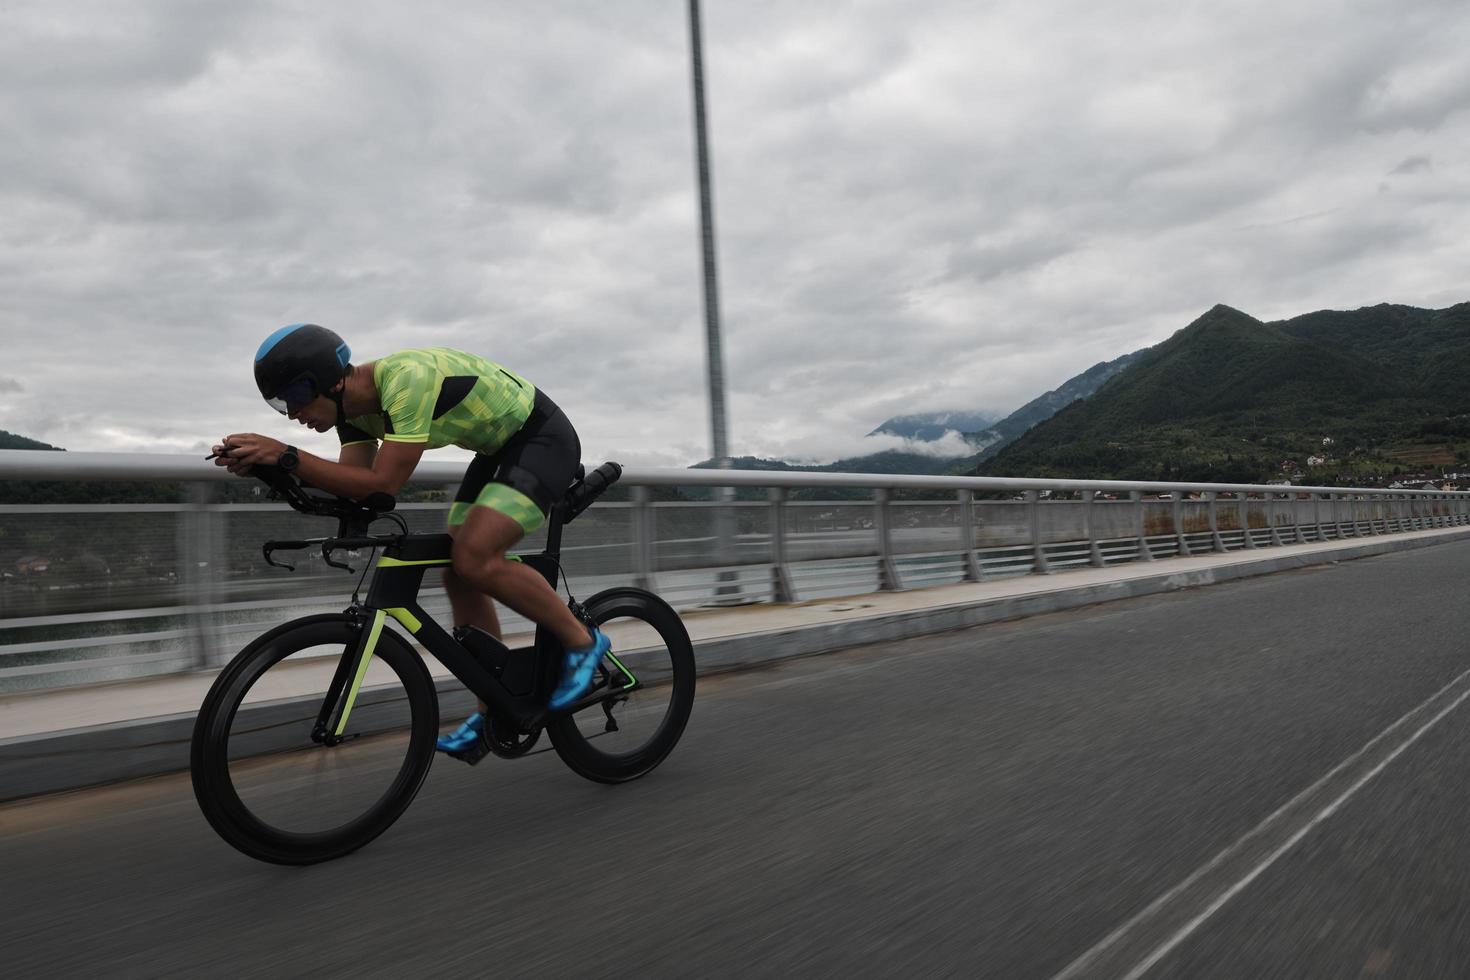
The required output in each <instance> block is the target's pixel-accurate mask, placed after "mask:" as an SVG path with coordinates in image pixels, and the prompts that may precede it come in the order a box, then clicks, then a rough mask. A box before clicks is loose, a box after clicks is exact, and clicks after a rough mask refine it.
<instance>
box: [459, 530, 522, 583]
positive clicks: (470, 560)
mask: <svg viewBox="0 0 1470 980" xmlns="http://www.w3.org/2000/svg"><path fill="white" fill-rule="evenodd" d="M449 557H450V566H449V568H448V569H447V570H446V571H445V578H446V580H447V579H448V578H449V576H454V577H455V578H457V579H459V580H460V581H462V582H471V583H476V584H477V585H478V586H479V587H480V588H482V589H483V588H485V587H486V586H492V587H493V583H494V582H495V581H496V580H498V579H500V578H502V577H503V576H504V575H505V572H506V570H507V568H508V567H509V565H510V562H509V561H507V560H506V558H505V554H504V553H503V552H501V551H499V550H495V549H486V548H475V547H472V546H470V543H469V542H468V541H463V540H460V539H456V540H455V542H454V550H453V551H451V552H450V556H449Z"/></svg>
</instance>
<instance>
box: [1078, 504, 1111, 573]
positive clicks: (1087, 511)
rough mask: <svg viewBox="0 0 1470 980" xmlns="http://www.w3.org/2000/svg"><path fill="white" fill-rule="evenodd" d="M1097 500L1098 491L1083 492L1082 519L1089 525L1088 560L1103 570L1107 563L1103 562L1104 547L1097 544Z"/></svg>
mask: <svg viewBox="0 0 1470 980" xmlns="http://www.w3.org/2000/svg"><path fill="white" fill-rule="evenodd" d="M1096 498H1097V491H1096V490H1084V491H1082V519H1083V521H1085V522H1086V523H1087V556H1088V559H1087V560H1088V561H1090V562H1091V563H1092V567H1093V568H1102V567H1104V566H1105V565H1106V564H1107V562H1106V561H1104V560H1103V553H1102V547H1101V546H1100V545H1099V544H1098V543H1097V524H1096V522H1095V517H1096V514H1095V513H1094V511H1093V509H1092V507H1093V504H1094V503H1095V502H1096Z"/></svg>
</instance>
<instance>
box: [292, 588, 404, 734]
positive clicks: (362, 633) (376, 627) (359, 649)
mask: <svg viewBox="0 0 1470 980" xmlns="http://www.w3.org/2000/svg"><path fill="white" fill-rule="evenodd" d="M385 616H386V613H384V612H383V610H381V609H375V610H373V618H372V622H371V623H370V624H364V623H362V622H361V621H360V620H359V621H358V627H357V630H358V638H357V641H356V642H355V643H354V644H353V646H352V649H351V650H350V651H343V654H342V656H341V658H339V659H338V661H337V669H336V671H335V672H334V673H333V674H332V683H331V684H330V685H328V687H327V695H326V697H325V698H323V699H322V706H321V710H320V711H319V712H318V713H317V717H316V724H315V725H314V726H312V729H311V740H312V741H313V742H316V743H317V744H319V745H326V746H333V745H337V744H339V743H341V742H344V741H346V740H347V739H348V738H351V737H352V736H350V735H349V736H345V737H344V735H343V734H342V733H343V732H345V731H346V730H347V718H348V716H349V715H351V714H352V707H353V705H355V704H356V703H357V695H358V692H359V691H361V690H362V681H363V678H364V677H366V676H367V669H368V664H370V663H371V662H372V659H373V651H374V650H376V649H377V648H378V639H379V637H381V636H382V635H383V620H384V618H385ZM364 626H366V628H364ZM344 694H345V696H344ZM339 708H340V710H339Z"/></svg>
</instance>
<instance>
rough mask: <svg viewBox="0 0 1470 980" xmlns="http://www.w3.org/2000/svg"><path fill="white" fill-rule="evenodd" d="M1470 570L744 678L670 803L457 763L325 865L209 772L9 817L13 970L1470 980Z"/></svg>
mask: <svg viewBox="0 0 1470 980" xmlns="http://www.w3.org/2000/svg"><path fill="white" fill-rule="evenodd" d="M1467 572H1470V542H1462V543H1453V544H1449V545H1446V546H1444V547H1437V548H1430V549H1426V550H1422V551H1415V552H1406V553H1398V554H1389V555H1384V556H1381V557H1376V558H1371V559H1368V560H1363V561H1355V562H1350V563H1344V564H1340V565H1323V566H1318V567H1315V568H1309V569H1303V570H1301V571H1297V572H1292V573H1288V574H1282V575H1276V576H1270V577H1260V578H1252V579H1249V580H1243V581H1235V582H1229V583H1226V584H1222V585H1219V586H1216V587H1214V588H1210V589H1199V590H1190V591H1184V592H1175V593H1171V594H1162V595H1154V596H1150V597H1145V598H1137V599H1132V600H1127V601H1121V602H1117V603H1110V604H1107V605H1102V606H1092V607H1088V608H1081V609H1074V610H1071V611H1068V612H1063V613H1059V614H1055V615H1047V616H1041V617H1036V618H1032V619H1028V620H1025V621H1021V622H1014V623H1000V624H992V625H988V626H983V627H980V628H976V629H972V630H965V631H960V632H951V633H947V634H944V635H941V636H931V637H927V638H922V639H914V640H910V641H907V642H905V643H902V644H882V645H877V646H870V647H865V648H859V649H855V650H850V651H848V652H845V653H841V654H836V655H833V656H826V657H816V658H807V659H801V660H793V661H789V662H786V663H781V664H776V665H772V666H771V667H770V668H769V669H766V670H762V671H752V672H745V673H736V674H729V675H726V676H723V677H719V678H713V679H710V680H707V681H706V682H705V683H704V684H703V686H702V688H701V691H700V698H699V701H698V704H697V705H696V709H695V714H694V717H693V719H692V722H691V725H690V728H689V731H688V734H687V736H686V738H685V740H684V742H683V744H681V745H680V746H679V748H678V750H677V751H676V752H675V754H674V755H673V756H672V757H671V758H670V759H669V761H668V762H667V763H666V764H665V765H664V766H663V767H662V768H661V769H660V770H659V771H658V772H657V773H655V774H654V775H653V776H651V777H649V778H648V779H646V780H643V781H640V782H637V783H634V784H630V785H628V786H622V787H604V786H596V785H593V784H590V783H586V782H583V781H581V780H579V779H577V778H576V777H574V776H572V775H571V774H569V773H568V772H567V771H566V770H565V769H564V768H563V767H562V766H561V765H560V763H559V762H558V761H557V760H556V757H555V756H554V755H553V754H550V753H545V754H536V755H533V756H531V757H529V758H527V759H524V760H520V761H518V762H514V763H504V762H498V761H492V762H491V763H487V764H485V765H482V766H480V767H478V768H476V769H469V768H466V767H463V766H457V765H451V764H444V763H441V764H437V765H436V766H435V767H434V770H433V772H432V774H431V776H430V779H429V781H428V784H427V785H426V787H425V789H424V791H423V793H422V794H421V795H420V797H419V799H418V801H417V802H416V803H415V805H414V806H413V807H412V808H411V809H410V810H409V812H408V814H407V815H406V816H405V817H404V819H403V820H401V821H400V823H399V824H398V825H397V826H396V827H395V828H393V829H392V830H391V831H390V832H389V833H388V834H387V835H385V836H384V837H383V838H382V839H380V840H379V841H378V842H376V843H375V844H373V845H372V846H370V847H369V848H367V849H366V850H364V851H363V852H361V853H359V854H358V855H355V856H353V857H351V858H348V859H346V860H343V861H340V862H337V863H335V864H332V865H329V866H323V867H320V868H315V869H311V870H308V871H306V872H301V871H293V870H285V869H279V868H272V867H267V866H263V865H259V864H256V863H254V862H251V861H249V860H248V859H245V858H242V857H240V856H238V855H236V854H235V853H234V852H232V851H230V850H229V849H228V848H227V847H225V845H223V844H222V843H220V842H219V841H218V840H216V839H215V838H214V837H213V836H212V833H211V832H210V830H209V829H208V828H207V827H206V826H205V824H204V822H203V820H202V819H201V818H200V817H199V815H198V813H197V811H196V809H195V808H194V804H193V800H192V798H191V796H190V793H189V788H188V781H187V778H186V777H183V776H165V777H160V778H157V779H153V780H148V781H143V782H136V783H130V784H124V785H119V786H114V787H108V788H104V789H98V790H91V791H87V792H82V793H74V794H68V795H66V796H61V797H52V798H45V799H38V800H34V801H31V802H26V803H19V804H12V805H10V806H7V807H4V808H0V824H3V827H4V833H3V834H0V866H3V867H4V868H5V869H6V875H5V877H6V887H5V888H4V889H0V918H3V920H4V921H5V922H6V924H7V939H6V941H5V950H4V952H5V960H6V963H7V972H8V973H9V975H12V976H38V975H79V974H83V973H84V972H86V973H97V972H105V973H107V974H108V975H148V976H185V975H188V976H193V975H197V973H198V972H199V969H200V964H206V963H227V964H229V966H228V972H229V973H230V974H231V975H237V976H267V975H270V976H274V975H281V974H292V975H302V974H307V973H310V974H312V975H320V976H324V977H335V976H348V975H351V976H355V977H356V976H402V975H423V974H435V975H442V974H455V973H462V972H466V971H483V970H485V969H493V970H494V971H495V972H496V973H497V974H501V975H507V976H518V975H528V974H538V975H555V976H670V975H690V976H706V975H717V976H733V975H740V976H749V975H759V976H771V975H793V974H794V975H893V974H898V973H903V974H905V975H920V976H924V975H936V974H946V975H953V974H961V975H975V976H996V977H1043V978H1044V977H1053V976H1058V975H1062V976H1069V977H1070V976H1085V977H1123V976H1139V975H1147V976H1149V977H1190V978H1216V977H1218V978H1235V977H1243V976H1249V977H1315V976H1322V977H1329V976H1331V977H1335V976H1360V975H1361V976H1375V975H1383V976H1395V977H1444V976H1464V975H1466V973H1467V966H1470V930H1467V929H1466V928H1465V926H1466V923H1467V919H1470V899H1467V897H1466V894H1465V890H1464V888H1463V883H1464V882H1465V881H1466V880H1467V877H1470V847H1467V844H1470V840H1467V836H1466V830H1465V823H1464V820H1463V814H1464V812H1465V810H1466V807H1467V805H1470V776H1467V769H1466V766H1465V765H1464V763H1463V759H1464V758H1465V756H1466V754H1467V751H1470V708H1467V707H1466V705H1465V704H1464V701H1465V700H1466V698H1467V692H1470V675H1467V673H1466V671H1467V668H1470V653H1467V651H1466V648H1465V645H1464V642H1463V641H1464V636H1465V614H1464V612H1463V609H1464V599H1463V593H1464V582H1465V580H1466V576H1467ZM892 598H893V600H894V601H904V599H905V597H898V596H896V597H892ZM731 615H735V614H731ZM77 923H86V928H85V931H86V933H87V938H86V939H85V941H81V942H79V941H78V940H77Z"/></svg>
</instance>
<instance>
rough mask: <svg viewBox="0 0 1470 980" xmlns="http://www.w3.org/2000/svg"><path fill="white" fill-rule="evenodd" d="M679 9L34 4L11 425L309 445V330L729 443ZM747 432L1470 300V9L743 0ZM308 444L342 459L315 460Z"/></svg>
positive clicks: (22, 101)
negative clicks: (1263, 330) (1231, 319)
mask: <svg viewBox="0 0 1470 980" xmlns="http://www.w3.org/2000/svg"><path fill="white" fill-rule="evenodd" d="M686 18H687V12H686V6H685V4H684V3H682V2H679V0H618V2H616V3H607V2H594V0H581V2H562V3H554V2H539V3H531V2H519V3H510V2H502V3H484V2H469V0H465V2H450V0H421V2H419V3H416V4H405V3H401V2H380V0H366V2H357V3H353V4H323V3H307V2H304V0H303V2H274V3H255V2H250V0H242V2H239V3H228V4H227V3H219V2H217V0H129V2H128V3H117V2H114V0H67V2H65V3H61V4H57V3H52V2H38V0H7V2H6V3H5V4H3V5H0V337H3V356H0V428H4V429H7V430H10V431H12V432H18V433H21V434H23V435H27V436H31V437H34V438H38V439H43V440H45V441H47V442H51V443H53V444H56V445H60V446H65V447H67V448H71V449H79V450H124V451H151V452H190V451H193V452H197V451H199V448H200V447H201V446H203V445H205V444H207V443H209V442H211V441H213V440H214V439H215V438H216V437H217V436H219V435H221V434H223V433H225V432H228V431H238V430H242V429H250V430H255V431H261V432H268V433H272V434H276V435H286V436H293V435H294V434H299V432H300V430H294V429H292V428H290V427H289V426H288V425H287V424H286V423H284V422H282V421H279V420H277V419H275V418H273V417H272V413H271V412H270V411H269V409H267V408H266V407H265V406H264V405H263V403H261V402H260V400H259V399H258V397H257V396H256V394H255V391H254V386H253V382H252V379H251V375H250V360H251V356H252V354H253V352H254V350H255V348H256V346H257V345H258V344H259V342H260V340H261V339H262V338H263V337H264V336H265V335H266V334H267V333H269V332H270V331H271V330H272V329H274V328H275V327H276V326H278V325H280V324H283V323H290V322H296V321H303V320H305V321H313V322H318V323H322V324H326V325H328V326H331V327H333V328H334V329H336V330H337V331H339V332H340V333H342V334H344V335H345V336H346V337H347V338H348V340H349V341H350V343H351V344H352V346H353V348H354V351H355V352H356V354H357V355H358V359H359V360H362V359H366V358H368V357H371V356H372V355H374V354H382V353H387V352H390V351H392V350H394V349H397V348H401V347H411V346H434V345H445V346H458V347H462V348H465V349H468V350H473V351H476V352H480V353H483V354H486V355H487V356H490V357H491V358H493V359H495V360H499V361H501V362H502V363H504V364H506V365H508V366H510V367H512V368H514V369H516V370H518V371H520V372H521V373H523V374H525V375H527V376H528V377H530V378H531V379H532V380H533V381H534V382H536V383H537V384H538V385H540V386H541V387H543V388H545V389H546V390H547V392H548V393H549V394H551V396H552V397H553V398H555V399H556V400H557V401H558V402H559V403H561V404H562V405H563V407H564V408H566V409H567V411H568V414H569V415H570V416H571V417H572V419H573V421H574V423H575V424H576V425H577V427H578V428H579V430H580V431H581V432H582V437H583V439H582V441H583V445H584V448H585V449H586V455H587V457H588V458H589V459H592V458H608V457H611V458H620V459H623V460H624V461H627V462H634V463H642V464H647V465H684V464H687V463H689V462H692V461H694V460H697V459H700V458H703V457H705V456H707V455H709V421H708V418H709V417H708V408H707V402H706V395H705V386H704V370H705V369H704V356H705V353H704V340H703V321H702V311H701V305H700V304H701V295H700V266H699V254H698V209H697V198H696V188H695V173H694V165H693V124H692V100H691V96H690V86H689V49H688V22H687V19H686ZM704 19H705V32H706V35H705V40H706V73H707V85H708V96H709V100H710V103H709V112H710V124H711V127H712V129H711V142H712V150H713V156H714V179H715V207H716V230H717V234H718V238H719V257H720V263H721V267H720V275H721V293H722V304H723V314H724V336H725V353H726V369H727V373H728V378H729V386H730V427H731V428H730V433H731V434H730V438H731V449H732V451H733V452H735V453H737V454H757V455H767V456H787V457H796V458H825V459H830V458H833V457H834V456H837V455H840V454H848V453H852V452H859V451H864V450H868V449H875V448H883V447H884V446H886V445H887V443H879V441H877V440H869V441H868V442H867V443H865V442H864V440H863V438H862V437H863V435H864V433H866V432H867V431H869V430H870V429H872V428H873V427H874V426H875V425H877V424H878V423H879V422H881V421H883V420H884V419H885V418H887V417H888V416H891V415H894V414H898V413H904V412H914V411H922V410H947V409H956V410H960V409H963V410H979V409H988V410H993V411H995V412H1005V411H1009V410H1011V409H1013V408H1015V407H1017V406H1019V405H1020V404H1022V403H1023V402H1025V401H1027V400H1029V399H1030V398H1032V397H1034V396H1035V395H1037V394H1039V393H1040V392H1041V391H1043V390H1045V389H1047V388H1051V387H1054V386H1056V385H1057V384H1059V383H1061V382H1062V381H1064V380H1065V379H1067V378H1068V377H1070V376H1072V375H1073V374H1076V373H1077V372H1079V371H1081V370H1083V369H1085V368H1087V367H1088V366H1090V365H1091V364H1093V363H1095V362H1097V361H1100V360H1105V359H1109V358H1112V357H1116V356H1118V355H1120V354H1123V353H1126V352H1128V351H1131V350H1134V349H1137V348H1138V347H1141V346H1144V345H1147V344H1151V343H1155V342H1157V341H1159V340H1161V339H1163V338H1164V337H1166V336H1168V335H1169V334H1170V333H1172V332H1173V331H1174V330H1176V329H1178V328H1180V327H1182V326H1184V325H1185V324H1186V323H1188V322H1189V321H1190V320H1192V319H1193V318H1195V317H1196V316H1198V315H1199V314H1200V313H1202V312H1203V311H1205V310H1206V309H1208V308H1209V307H1210V306H1212V305H1213V304H1215V303H1221V302H1223V303H1228V304H1230V305H1232V306H1235V307H1237V308H1239V309H1242V310H1244V311H1246V312H1248V313H1251V314H1253V315H1255V316H1257V317H1260V318H1262V319H1273V318H1282V317H1286V316H1292V315H1295V314H1298V313H1303V312H1307V311H1310V310H1314V309H1322V308H1334V309H1350V308H1355V307H1358V306H1364V305H1369V304H1373V303H1378V302H1385V301H1387V302H1396V303H1407V304H1412V305H1416V306H1431V307H1443V306H1448V305H1451V304H1453V303H1457V302H1462V301H1466V300H1470V283H1467V282H1466V281H1465V274H1466V270H1467V269H1470V244H1467V233H1466V231H1465V229H1466V228H1467V227H1470V58H1466V57H1465V51H1466V50H1467V49H1470V17H1467V16H1466V13H1465V8H1464V4H1463V2H1462V0H1444V2H1436V0H1352V2H1349V0H1340V2H1328V0H1295V2H1292V3H1281V2H1280V0H1269V2H1266V0H1232V2H1228V3H1218V2H1216V3H1197V2H1189V0H1184V2H1176V3H1168V4H1166V3H1160V2H1157V0H1149V2H1141V0H1115V2H1113V3H1109V4H1097V3H1093V2H1079V0H1058V2H1053V3H1044V4H1041V3H1034V2H1030V0H994V2H987V3H975V2H965V0H955V2H950V0H934V2H916V0H903V2H898V0H890V2H853V3H837V2H831V0H823V2H814V0H786V2H754V0H705V6H704ZM315 439H321V440H323V444H325V439H324V437H308V438H307V439H306V440H303V441H302V445H303V447H304V448H315V447H317V443H315V442H313V441H312V440H315Z"/></svg>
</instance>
